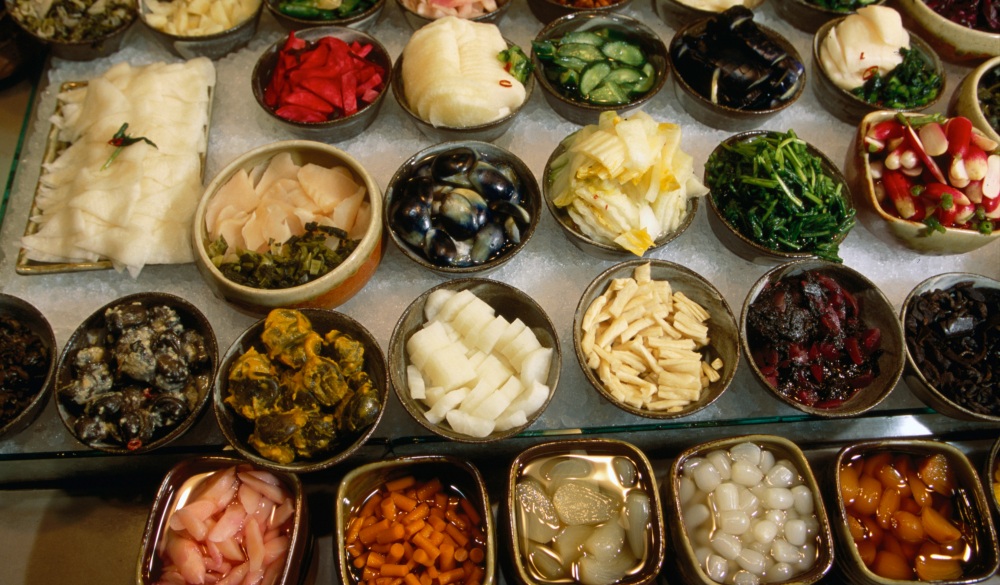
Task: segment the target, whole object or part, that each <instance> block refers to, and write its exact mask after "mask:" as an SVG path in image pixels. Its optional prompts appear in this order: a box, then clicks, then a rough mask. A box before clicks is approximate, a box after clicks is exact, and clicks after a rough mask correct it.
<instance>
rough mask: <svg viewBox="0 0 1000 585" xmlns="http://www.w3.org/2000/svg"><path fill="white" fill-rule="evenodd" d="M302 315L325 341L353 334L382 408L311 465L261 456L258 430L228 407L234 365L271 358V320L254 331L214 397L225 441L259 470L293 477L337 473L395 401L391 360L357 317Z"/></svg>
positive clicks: (231, 358) (231, 352) (240, 344)
mask: <svg viewBox="0 0 1000 585" xmlns="http://www.w3.org/2000/svg"><path fill="white" fill-rule="evenodd" d="M300 312H301V313H302V314H303V315H305V317H306V318H307V319H308V320H309V322H310V323H311V324H312V328H313V330H314V331H315V332H316V333H318V334H319V335H320V336H325V335H327V334H328V333H329V332H331V331H334V330H336V331H339V332H341V333H344V334H347V335H349V336H350V337H352V338H353V339H354V340H356V341H358V342H360V343H361V345H362V347H363V348H364V371H365V373H366V374H368V378H369V379H370V380H371V383H372V386H373V387H374V389H375V391H376V393H377V394H378V401H379V404H380V408H379V411H378V413H377V415H376V416H375V419H374V421H372V422H371V424H369V425H368V426H367V427H364V428H360V429H357V430H356V431H354V432H351V433H348V434H346V435H344V436H341V437H339V438H340V439H341V441H340V442H338V443H337V444H336V445H334V446H332V447H330V448H328V449H325V450H323V451H322V452H321V453H319V454H318V455H316V456H315V457H313V458H310V459H301V458H296V459H295V460H293V461H292V462H290V463H278V462H277V461H274V460H272V459H269V458H267V457H265V456H263V455H261V454H260V453H259V452H258V451H257V449H255V448H254V447H253V445H252V444H251V443H250V441H249V439H250V435H251V433H253V431H254V424H253V422H252V421H250V420H247V419H246V418H243V417H242V416H240V415H239V414H238V413H237V412H236V410H235V409H234V408H233V407H232V406H230V405H229V404H228V403H227V402H226V397H227V396H229V371H230V369H231V368H232V366H233V363H234V362H235V361H236V359H237V358H239V357H240V356H241V355H243V354H244V353H246V352H247V351H249V350H251V349H254V350H256V351H258V352H260V353H265V354H266V353H267V349H266V346H265V345H264V343H263V342H262V341H261V333H262V332H263V331H264V325H265V321H266V319H261V320H260V321H258V322H256V323H254V324H253V325H251V326H250V327H248V328H247V329H246V330H245V331H244V332H243V333H241V334H240V336H239V337H237V338H236V341H234V342H233V344H232V345H231V346H229V349H228V350H227V351H226V354H225V355H224V356H223V358H222V360H221V362H220V364H219V371H218V374H217V375H216V378H215V386H214V389H213V392H212V403H213V406H214V410H215V418H216V420H217V421H218V423H219V428H221V429H222V434H223V435H225V437H226V441H227V442H228V443H229V444H230V445H231V446H232V447H233V449H235V450H236V451H237V452H238V453H239V454H240V455H241V456H242V457H243V458H244V459H247V460H248V461H250V462H252V463H253V464H254V465H257V466H259V467H263V468H264V469H270V470H272V471H280V472H287V473H311V472H315V471H320V470H323V469H327V468H329V467H333V466H334V465H337V464H339V463H341V462H343V461H345V460H347V459H348V458H349V457H351V456H352V455H353V454H354V453H355V452H357V451H358V450H359V449H361V447H363V446H364V444H365V442H366V441H367V440H368V439H369V438H370V437H371V436H372V434H373V433H374V432H375V428H376V427H377V426H378V424H379V421H381V420H382V415H383V414H385V409H386V406H387V404H388V400H389V377H388V375H387V374H386V363H385V357H384V356H383V354H382V349H381V348H380V347H379V344H378V341H377V340H376V339H375V337H374V336H373V335H372V334H371V332H370V331H368V330H367V329H366V328H365V327H364V326H363V325H362V324H361V323H358V322H357V321H355V320H354V319H352V318H351V317H349V316H347V315H345V314H343V313H338V312H337V311H329V310H325V309H300ZM333 410H334V409H333V407H327V408H324V409H323V412H324V414H333V416H335V417H336V416H338V415H337V414H334V413H333Z"/></svg>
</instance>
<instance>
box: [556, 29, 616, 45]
mask: <svg viewBox="0 0 1000 585" xmlns="http://www.w3.org/2000/svg"><path fill="white" fill-rule="evenodd" d="M560 42H562V43H585V44H588V45H594V46H600V45H603V44H604V42H605V39H604V37H602V36H601V35H598V34H596V33H592V32H589V31H585V30H578V31H573V32H570V33H566V34H565V35H563V37H562V40H561V41H560Z"/></svg>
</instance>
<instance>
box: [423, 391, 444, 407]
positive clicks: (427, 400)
mask: <svg viewBox="0 0 1000 585" xmlns="http://www.w3.org/2000/svg"><path fill="white" fill-rule="evenodd" d="M424 393H425V394H426V395H427V396H426V397H424V404H426V405H427V407H428V408H430V407H432V406H434V405H435V404H437V401H438V400H441V398H443V397H444V395H445V394H447V393H448V391H447V390H445V389H444V388H442V387H440V386H425V387H424Z"/></svg>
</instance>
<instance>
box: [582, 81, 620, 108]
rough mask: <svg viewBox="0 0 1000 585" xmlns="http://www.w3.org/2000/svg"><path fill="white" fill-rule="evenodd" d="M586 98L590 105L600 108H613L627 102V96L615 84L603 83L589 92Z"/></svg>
mask: <svg viewBox="0 0 1000 585" xmlns="http://www.w3.org/2000/svg"><path fill="white" fill-rule="evenodd" d="M587 98H588V99H589V100H590V102H591V103H594V104H598V105H601V106H613V105H616V104H624V103H626V102H628V94H627V93H626V92H625V91H623V90H622V87H621V86H620V85H618V84H617V83H613V82H607V81H605V82H603V83H601V84H600V85H598V86H597V87H595V88H594V90H593V91H591V92H590V93H589V94H588V95H587Z"/></svg>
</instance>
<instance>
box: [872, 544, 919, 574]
mask: <svg viewBox="0 0 1000 585" xmlns="http://www.w3.org/2000/svg"><path fill="white" fill-rule="evenodd" d="M871 570H872V572H873V573H875V574H876V575H878V576H879V577H885V578H886V579H913V569H912V568H910V563H909V562H907V560H906V559H905V558H903V557H902V556H900V555H898V554H896V553H893V552H889V551H886V550H880V551H879V552H878V553H877V554H876V555H875V561H874V562H873V563H872V565H871Z"/></svg>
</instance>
